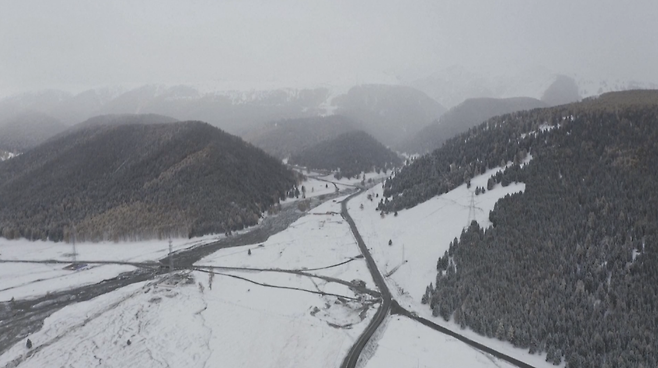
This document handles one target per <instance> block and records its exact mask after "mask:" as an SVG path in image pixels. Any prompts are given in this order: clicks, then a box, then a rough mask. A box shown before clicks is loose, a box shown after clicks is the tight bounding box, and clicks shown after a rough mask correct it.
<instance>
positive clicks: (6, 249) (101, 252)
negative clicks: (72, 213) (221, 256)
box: [0, 235, 224, 262]
mask: <svg viewBox="0 0 658 368" xmlns="http://www.w3.org/2000/svg"><path fill="white" fill-rule="evenodd" d="M223 237H224V235H207V236H203V237H199V238H193V239H186V238H173V239H172V248H173V250H174V251H177V250H181V249H186V248H190V247H195V246H199V245H201V244H205V243H209V242H212V241H216V240H218V239H221V238H223ZM75 250H76V254H77V260H78V261H79V262H89V261H99V260H103V261H125V262H146V261H157V260H158V259H160V258H164V257H166V256H167V254H169V239H163V240H157V239H156V240H145V241H138V242H118V243H114V242H99V243H77V244H76V245H75ZM72 253H73V245H72V244H70V243H64V242H57V243H56V242H51V241H29V240H27V239H18V240H7V239H5V238H0V260H22V261H44V260H56V261H72V260H73V255H72Z"/></svg>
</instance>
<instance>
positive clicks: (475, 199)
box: [348, 155, 553, 367]
mask: <svg viewBox="0 0 658 368" xmlns="http://www.w3.org/2000/svg"><path fill="white" fill-rule="evenodd" d="M531 158H532V156H530V155H529V156H528V158H527V159H526V161H529V160H530V159H531ZM497 170H498V169H492V170H489V171H487V172H486V173H485V174H483V175H480V176H477V177H475V178H473V179H472V180H471V188H470V189H468V188H466V185H465V184H464V185H461V186H459V187H458V188H455V189H454V190H452V191H450V192H449V193H445V194H443V195H440V196H437V197H434V198H432V199H430V200H428V201H426V202H424V203H422V204H419V205H417V206H416V207H413V208H411V209H408V210H403V211H399V212H398V215H397V216H394V214H393V213H391V214H388V215H386V216H385V217H384V218H382V217H381V216H380V213H379V211H376V210H375V208H376V207H377V203H378V202H379V199H380V198H382V192H383V189H382V186H381V185H378V186H375V187H373V188H372V189H370V190H368V191H367V192H364V193H363V194H361V195H359V196H357V197H356V198H354V199H353V200H351V201H350V202H349V204H348V210H349V212H350V215H351V216H352V217H353V218H354V221H355V223H356V225H357V227H358V228H359V232H360V233H361V236H362V237H363V240H364V241H365V243H366V245H367V246H368V248H369V249H370V252H371V254H372V256H373V258H374V259H375V261H376V262H377V265H378V267H379V270H380V272H382V273H383V274H384V275H385V276H386V275H388V277H385V280H386V282H387V285H388V286H389V289H390V290H391V293H392V294H393V297H394V298H395V299H396V300H397V301H398V302H399V303H400V305H401V306H403V307H404V308H406V309H408V310H410V311H415V312H416V313H418V314H419V315H420V316H422V317H425V318H427V319H429V320H431V321H433V322H435V323H437V324H439V325H442V326H445V327H447V328H450V329H451V330H453V331H458V332H459V333H460V334H462V335H465V336H467V337H469V338H471V339H472V340H475V341H478V342H480V343H482V344H484V345H487V346H490V347H492V348H495V349H496V350H499V351H501V352H503V353H505V354H507V355H510V356H513V357H515V358H517V359H519V360H521V361H525V362H527V363H529V364H531V365H533V366H535V367H553V366H552V365H550V364H549V363H546V362H545V361H544V357H543V356H537V355H530V354H528V353H527V350H524V349H518V348H515V347H514V346H512V345H511V344H509V343H506V342H502V341H499V340H496V339H489V338H486V337H483V336H480V335H478V334H476V333H474V332H472V331H470V330H462V329H461V328H460V327H459V326H458V325H456V324H454V323H453V322H452V321H450V322H445V321H444V320H443V319H441V318H436V317H432V313H431V310H430V309H429V308H428V307H427V306H426V305H423V304H421V302H420V300H421V297H422V295H423V293H424V292H425V287H426V286H427V285H429V283H430V282H432V283H433V282H434V281H435V279H436V262H437V260H438V259H439V257H440V256H442V255H443V254H444V252H445V251H447V250H448V247H449V245H450V242H451V241H452V240H453V239H454V238H459V236H460V235H461V232H462V230H463V229H464V228H465V227H466V226H467V225H468V224H470V222H471V221H472V220H476V221H477V222H478V223H479V224H480V226H482V227H488V226H491V223H490V221H489V211H491V210H492V209H493V208H494V205H495V203H496V202H497V201H498V199H500V198H502V197H504V196H505V195H508V194H512V193H515V192H523V191H524V190H525V184H523V183H513V184H511V185H509V186H507V187H503V186H502V185H500V184H498V185H496V186H495V187H494V188H493V189H492V190H488V191H486V192H485V193H484V194H480V195H477V196H476V195H475V194H474V191H475V188H476V187H485V188H486V186H487V180H488V179H489V178H490V177H491V175H492V174H495V172H496V171H497ZM368 195H371V196H372V197H373V200H372V201H370V200H368V199H367V196H368ZM377 195H379V197H377ZM361 205H363V209H361V208H360V206H361ZM389 240H390V241H391V242H392V245H390V246H389V245H388V242H389Z"/></svg>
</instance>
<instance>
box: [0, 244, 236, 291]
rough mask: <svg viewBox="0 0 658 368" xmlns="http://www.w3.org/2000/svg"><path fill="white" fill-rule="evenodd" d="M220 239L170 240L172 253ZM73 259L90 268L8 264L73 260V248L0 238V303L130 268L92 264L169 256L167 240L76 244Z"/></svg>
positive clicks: (96, 280) (70, 285)
mask: <svg viewBox="0 0 658 368" xmlns="http://www.w3.org/2000/svg"><path fill="white" fill-rule="evenodd" d="M221 237H223V235H221V236H217V235H210V236H205V237H200V238H194V239H180V238H179V239H172V249H173V250H174V252H176V251H177V250H181V249H186V248H190V247H195V246H199V245H201V244H205V243H208V242H212V241H215V240H217V239H219V238H221ZM75 249H76V254H77V256H76V260H77V261H78V262H79V263H89V265H88V266H87V267H85V268H83V269H81V270H78V271H70V270H65V269H64V267H65V266H67V264H62V263H53V264H40V263H23V262H21V263H8V262H2V261H7V260H9V261H49V260H54V261H63V262H72V261H73V245H72V244H67V243H63V242H59V243H55V242H51V241H29V240H26V239H19V240H7V239H4V238H0V301H6V300H10V299H11V298H15V299H23V298H32V297H37V296H40V295H44V294H46V293H48V292H55V291H61V290H67V289H73V288H76V287H80V286H84V285H90V284H95V283H98V282H100V281H103V280H106V279H110V278H113V277H115V276H117V275H119V274H121V273H123V272H128V271H132V270H134V269H135V267H134V266H130V265H112V264H109V265H97V264H96V265H94V264H93V261H121V262H155V261H157V260H158V259H161V258H164V257H166V256H167V254H168V253H169V241H168V240H149V241H140V242H120V243H112V242H102V243H78V244H76V246H75Z"/></svg>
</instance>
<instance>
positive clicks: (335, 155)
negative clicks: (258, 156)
mask: <svg viewBox="0 0 658 368" xmlns="http://www.w3.org/2000/svg"><path fill="white" fill-rule="evenodd" d="M289 162H290V163H292V164H296V165H300V166H304V167H308V168H310V169H321V170H337V169H340V173H339V174H337V177H338V178H340V177H348V178H350V177H353V176H356V175H359V174H360V173H361V172H369V171H373V170H377V171H379V170H381V169H388V168H393V167H396V166H399V165H401V164H402V160H401V159H400V158H399V157H398V155H397V154H395V153H394V152H392V151H391V150H389V149H388V148H386V147H385V146H384V145H383V144H381V143H379V142H378V141H377V140H375V139H374V138H373V137H371V136H370V135H368V134H367V133H365V132H363V131H353V132H347V133H343V134H341V135H339V136H337V137H336V138H334V139H330V140H327V141H324V142H322V143H319V144H317V145H315V146H314V147H310V148H308V149H306V150H304V151H302V152H300V153H297V154H295V155H293V156H292V157H291V158H290V161H289Z"/></svg>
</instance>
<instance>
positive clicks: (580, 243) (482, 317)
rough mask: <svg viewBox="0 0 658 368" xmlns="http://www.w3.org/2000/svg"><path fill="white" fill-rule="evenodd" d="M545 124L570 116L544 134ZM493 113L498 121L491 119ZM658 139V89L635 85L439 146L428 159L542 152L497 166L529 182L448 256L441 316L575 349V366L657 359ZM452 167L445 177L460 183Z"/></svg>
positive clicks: (520, 341) (436, 308) (525, 341)
mask: <svg viewBox="0 0 658 368" xmlns="http://www.w3.org/2000/svg"><path fill="white" fill-rule="evenodd" d="M501 119H502V120H501ZM503 121H504V122H503ZM544 122H546V123H548V124H549V125H551V126H557V125H558V124H559V126H560V127H559V128H557V129H552V130H546V131H538V130H537V126H536V124H543V123H544ZM491 124H499V125H497V126H498V127H497V128H496V129H487V126H491ZM501 131H504V132H507V134H508V135H507V136H505V135H501V134H500V133H501ZM530 131H535V132H536V134H534V133H533V134H528V133H529V132H530ZM524 133H525V135H523V134H524ZM458 141H459V142H461V144H460V145H459V146H458V145H457V142H458ZM464 141H466V143H463V142H464ZM472 141H475V142H478V143H477V144H473V143H471V142H472ZM509 141H511V142H512V143H511V145H510V143H509ZM656 142H658V92H656V91H631V92H622V93H611V94H606V95H603V96H601V97H599V98H597V99H591V100H586V101H584V102H582V103H578V104H573V105H567V106H561V107H557V108H551V109H544V110H535V111H533V112H528V113H523V114H514V115H508V116H504V117H501V118H496V119H493V121H489V122H488V123H487V124H484V125H482V126H480V127H478V128H477V129H475V130H474V131H471V132H469V133H468V134H465V135H463V136H460V137H458V138H456V139H455V140H454V141H452V142H449V144H446V146H444V148H443V149H441V150H438V151H436V152H434V153H433V154H432V155H431V156H429V159H430V160H431V159H434V161H428V162H426V163H424V165H426V166H422V167H424V168H425V169H427V170H432V169H433V166H432V165H431V164H432V163H434V164H436V165H437V166H438V167H437V168H436V170H437V171H438V170H439V168H443V167H447V166H448V165H450V164H453V162H452V161H446V158H452V157H453V156H451V150H457V151H461V152H462V154H463V156H464V157H466V158H467V160H466V161H465V162H463V163H460V165H462V167H468V168H469V169H475V170H477V169H478V167H479V165H480V164H479V162H486V163H488V162H491V163H492V164H494V163H495V162H496V160H501V159H502V160H510V161H514V158H513V157H514V155H515V152H521V151H522V150H527V151H528V152H530V153H531V154H532V155H533V160H532V161H531V162H530V164H529V165H527V166H525V167H524V168H520V166H518V165H513V166H511V167H510V168H508V169H507V170H505V172H502V173H498V174H496V175H494V176H493V177H492V181H494V182H495V183H501V184H502V185H505V184H508V183H510V182H514V181H521V182H524V183H525V184H526V189H525V192H524V193H523V194H514V195H508V196H506V197H505V198H502V199H501V200H500V201H499V202H498V203H497V204H496V206H495V208H494V210H493V211H492V212H491V213H490V219H491V221H492V222H493V224H494V226H493V228H490V229H488V230H486V231H485V230H483V229H481V228H480V227H479V226H478V225H477V223H475V222H473V223H472V224H471V226H470V227H469V228H468V229H467V231H465V232H463V233H462V235H461V237H460V239H458V240H456V241H454V242H453V243H451V245H450V250H449V252H448V254H446V255H444V256H443V257H442V258H441V259H439V261H438V262H437V269H438V270H439V272H438V274H437V278H436V283H435V287H434V288H433V290H432V294H431V296H430V297H429V307H430V308H432V310H433V313H434V315H437V316H442V317H443V318H446V319H448V318H451V317H452V318H455V321H456V322H458V323H460V324H463V325H465V326H468V327H470V328H471V329H473V330H474V331H476V332H477V333H480V334H482V335H486V336H489V337H496V338H499V339H501V340H507V341H510V342H511V343H513V344H514V345H516V346H519V347H522V348H526V349H528V350H529V351H530V352H532V353H536V352H539V353H541V352H547V353H548V354H547V357H546V360H547V361H549V362H552V363H554V364H559V363H560V362H562V359H565V361H566V362H567V366H568V367H570V368H575V367H605V366H609V367H612V366H644V367H655V366H657V364H658V318H657V317H656V316H658V257H656V254H658V210H657V209H658V195H657V193H658V171H656V162H658V145H657V144H656ZM494 153H495V154H494ZM478 159H479V160H478ZM517 160H518V158H517ZM418 161H421V160H420V159H419V160H417V162H418ZM421 162H422V161H421ZM414 165H415V164H414ZM414 165H412V166H411V167H410V169H413V170H409V171H406V170H402V172H401V173H400V174H398V175H397V177H396V178H395V179H394V180H393V181H392V182H391V183H389V187H388V188H389V189H388V190H389V192H392V191H395V190H396V186H395V185H396V184H400V185H402V184H404V183H409V180H411V177H410V178H405V176H406V175H412V174H416V173H417V170H418V168H419V167H420V166H419V167H416V168H414ZM487 165H488V164H487ZM453 170H454V171H458V170H460V169H459V165H458V164H455V167H454V169H453ZM442 172H443V173H444V174H445V176H444V177H443V176H441V175H440V174H439V176H438V178H439V179H438V180H439V181H440V183H439V184H438V185H439V187H443V188H450V187H454V186H455V185H457V184H459V181H458V180H457V179H456V178H457V177H456V176H454V174H453V173H451V172H450V171H448V170H444V171H442ZM416 178H417V180H419V181H420V180H422V179H423V177H422V176H421V177H416ZM462 180H463V179H462ZM391 184H392V186H391ZM408 188H413V187H408ZM404 193H405V194H404V197H405V198H406V197H407V193H418V192H414V191H409V192H407V191H405V192H404ZM416 200H417V199H416ZM396 201H399V199H398V198H395V197H394V198H393V201H392V202H390V203H389V205H391V203H392V205H391V206H392V207H395V206H396V205H395V202H396ZM408 203H413V202H408ZM453 262H454V264H456V265H457V269H458V272H455V271H454V267H453ZM446 267H447V268H446ZM424 298H426V299H427V297H425V296H424Z"/></svg>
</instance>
